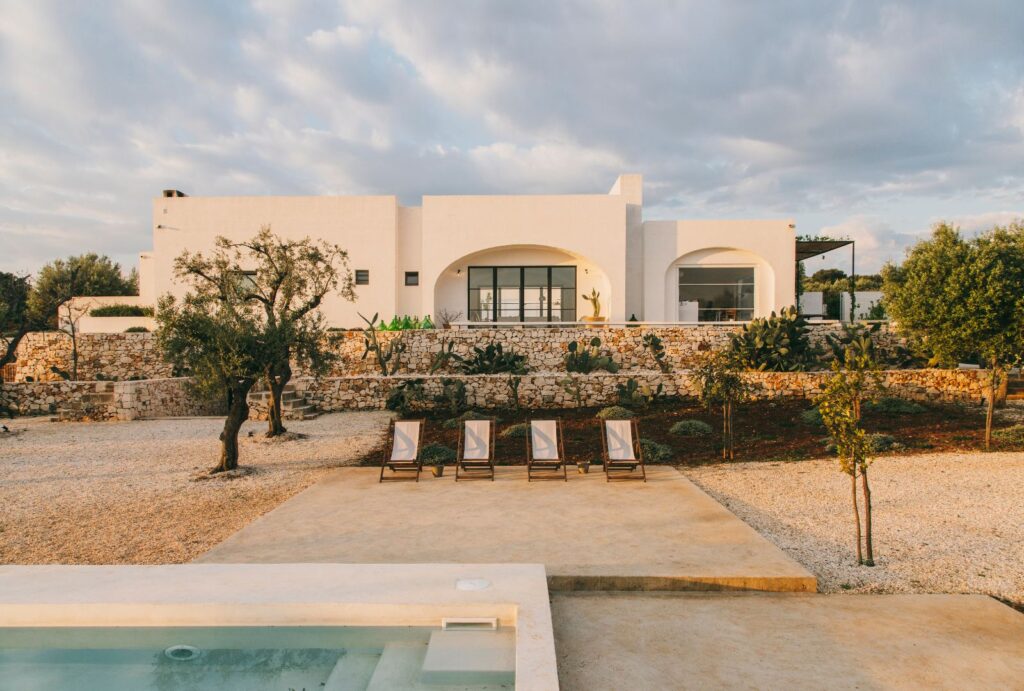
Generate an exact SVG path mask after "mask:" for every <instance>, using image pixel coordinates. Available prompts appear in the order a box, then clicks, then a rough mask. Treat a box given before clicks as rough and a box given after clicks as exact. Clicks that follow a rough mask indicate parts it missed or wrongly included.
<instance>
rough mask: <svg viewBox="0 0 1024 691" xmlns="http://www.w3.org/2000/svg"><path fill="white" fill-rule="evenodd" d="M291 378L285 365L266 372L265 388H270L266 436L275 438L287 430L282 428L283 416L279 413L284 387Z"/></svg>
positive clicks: (290, 372)
mask: <svg viewBox="0 0 1024 691" xmlns="http://www.w3.org/2000/svg"><path fill="white" fill-rule="evenodd" d="M291 378H292V368H291V365H289V364H288V363H285V365H284V367H282V368H272V369H268V370H267V386H269V387H270V408H269V412H268V415H267V436H268V437H276V436H278V435H279V434H284V433H285V432H287V431H288V430H286V429H285V427H284V416H283V413H282V412H281V397H282V396H283V395H284V387H285V386H287V385H288V382H289V381H291Z"/></svg>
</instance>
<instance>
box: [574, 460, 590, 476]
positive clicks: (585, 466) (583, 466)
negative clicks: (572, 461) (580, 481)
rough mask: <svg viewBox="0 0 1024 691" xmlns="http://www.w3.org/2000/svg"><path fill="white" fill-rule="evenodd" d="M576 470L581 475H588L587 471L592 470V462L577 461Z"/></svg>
mask: <svg viewBox="0 0 1024 691" xmlns="http://www.w3.org/2000/svg"><path fill="white" fill-rule="evenodd" d="M576 472H577V473H579V474H580V475H586V474H587V473H589V472H590V464H589V463H577V464H576Z"/></svg>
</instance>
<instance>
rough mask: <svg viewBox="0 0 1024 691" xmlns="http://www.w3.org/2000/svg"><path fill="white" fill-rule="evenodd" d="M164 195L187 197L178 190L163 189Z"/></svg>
mask: <svg viewBox="0 0 1024 691" xmlns="http://www.w3.org/2000/svg"><path fill="white" fill-rule="evenodd" d="M164 196H165V197H187V196H188V195H187V194H185V193H184V192H182V191H180V190H164Z"/></svg>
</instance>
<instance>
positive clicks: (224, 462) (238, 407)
mask: <svg viewBox="0 0 1024 691" xmlns="http://www.w3.org/2000/svg"><path fill="white" fill-rule="evenodd" d="M254 383H255V382H254V380H252V379H243V380H240V381H239V380H236V381H234V382H232V383H231V384H230V385H229V387H228V392H229V395H230V397H231V400H230V402H229V403H228V416H227V417H226V418H225V419H224V429H223V430H221V433H220V442H221V444H220V463H219V464H218V465H217V467H216V468H214V469H212V470H211V471H210V472H211V473H222V472H224V471H226V470H234V469H235V468H237V467H238V431H239V430H240V429H242V425H243V424H245V421H246V420H248V419H249V400H248V398H249V390H250V389H252V385H253V384H254Z"/></svg>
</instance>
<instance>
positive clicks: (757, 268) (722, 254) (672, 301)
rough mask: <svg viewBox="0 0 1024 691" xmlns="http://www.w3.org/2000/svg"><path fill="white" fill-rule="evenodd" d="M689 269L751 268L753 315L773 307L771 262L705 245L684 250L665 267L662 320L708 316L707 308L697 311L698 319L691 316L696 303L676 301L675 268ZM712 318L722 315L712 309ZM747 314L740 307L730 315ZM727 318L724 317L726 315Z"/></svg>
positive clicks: (738, 250)
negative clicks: (683, 252)
mask: <svg viewBox="0 0 1024 691" xmlns="http://www.w3.org/2000/svg"><path fill="white" fill-rule="evenodd" d="M687 267H691V268H744V269H747V268H749V269H752V270H753V276H754V290H753V293H754V295H753V298H754V300H753V313H752V316H754V317H762V316H766V315H767V314H768V313H769V312H771V311H772V309H774V304H775V271H774V269H773V268H772V265H771V264H770V263H769V262H768V260H766V259H765V258H764V257H762V256H761V255H759V254H757V253H756V252H753V251H751V250H748V249H743V248H740V247H707V248H703V249H699V250H694V251H692V252H687V253H686V254H683V255H681V256H679V257H677V258H676V259H675V260H674V261H673V262H671V263H670V264H669V266H668V268H667V269H666V270H665V280H664V290H665V314H664V315H663V318H664V319H665V320H666V321H698V320H703V319H705V318H706V317H707V316H708V312H709V311H708V310H700V311H699V312H700V315H699V316H698V318H693V317H694V311H695V310H696V309H697V307H696V305H695V304H694V303H693V302H691V301H685V302H684V301H681V300H680V286H679V270H680V269H685V268H687ZM711 314H712V315H714V317H716V318H722V316H723V315H722V314H721V312H712V313H711ZM745 316H747V313H745V312H744V311H743V310H738V315H736V314H734V315H733V318H737V317H738V318H739V319H743V318H744V317H745ZM727 318H728V317H727Z"/></svg>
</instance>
